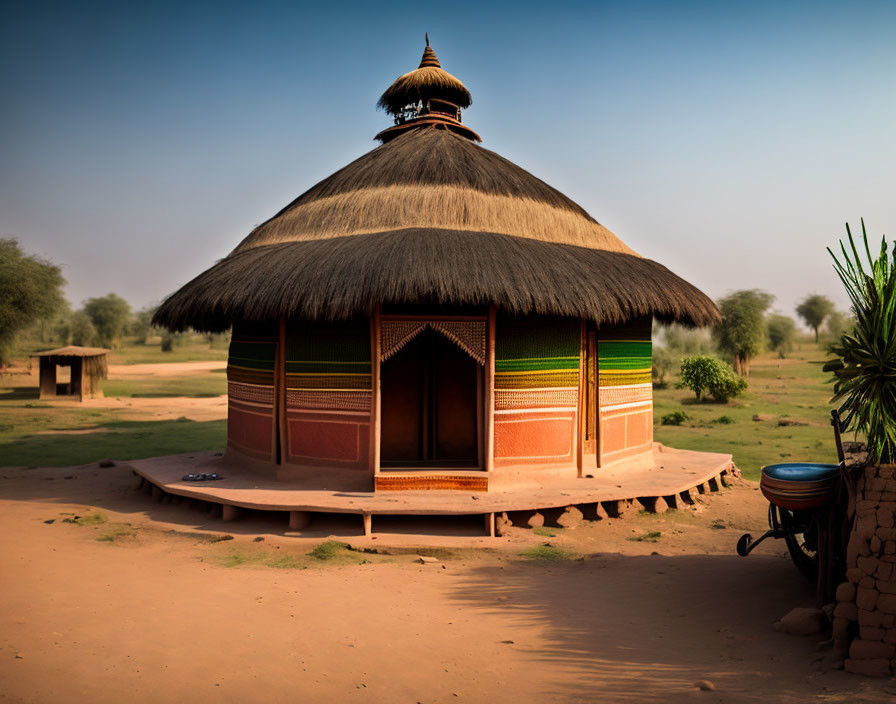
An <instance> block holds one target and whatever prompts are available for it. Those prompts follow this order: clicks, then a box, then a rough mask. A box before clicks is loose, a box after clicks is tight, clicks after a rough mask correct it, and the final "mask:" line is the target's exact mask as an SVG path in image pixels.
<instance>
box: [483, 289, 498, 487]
mask: <svg viewBox="0 0 896 704" xmlns="http://www.w3.org/2000/svg"><path fill="white" fill-rule="evenodd" d="M496 319H497V309H496V307H495V306H494V305H491V306H489V307H488V325H487V327H488V329H487V331H486V334H487V341H486V346H485V349H486V355H487V356H486V363H485V471H486V472H492V471H494V469H495V322H496Z"/></svg>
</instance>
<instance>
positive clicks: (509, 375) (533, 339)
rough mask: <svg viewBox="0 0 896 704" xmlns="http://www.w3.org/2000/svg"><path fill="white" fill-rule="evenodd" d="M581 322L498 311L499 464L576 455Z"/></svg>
mask: <svg viewBox="0 0 896 704" xmlns="http://www.w3.org/2000/svg"><path fill="white" fill-rule="evenodd" d="M580 345H581V323H580V321H579V320H577V319H574V318H557V317H544V316H525V317H510V316H498V319H497V321H496V330H495V406H494V424H495V450H494V452H495V467H506V466H511V465H541V466H545V465H551V466H552V467H556V466H558V465H570V466H572V465H573V464H574V463H575V461H576V447H575V441H576V423H577V419H578V410H577V409H578V400H579V361H580V357H579V355H580Z"/></svg>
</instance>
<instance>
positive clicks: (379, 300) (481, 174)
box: [154, 54, 718, 331]
mask: <svg viewBox="0 0 896 704" xmlns="http://www.w3.org/2000/svg"><path fill="white" fill-rule="evenodd" d="M426 58H427V57H426V55H425V54H424V61H426ZM409 127H410V128H409V129H406V130H404V131H402V132H401V133H399V134H397V135H396V136H395V137H394V138H392V139H390V140H389V141H387V142H386V143H384V144H383V145H382V146H379V147H377V148H376V149H374V150H373V151H371V152H368V153H367V154H365V155H364V156H362V157H360V158H359V159H357V160H355V161H354V162H352V163H351V164H349V165H348V166H346V167H345V168H343V169H341V170H340V171H337V172H336V173H335V174H333V175H332V176H330V177H329V178H327V179H324V180H323V181H321V182H320V183H318V184H317V185H316V186H313V187H312V188H311V189H309V190H308V191H306V192H305V193H304V194H302V195H301V196H299V197H298V198H297V199H296V200H295V201H293V202H292V203H291V204H289V205H288V206H287V207H286V208H284V209H283V210H281V211H280V212H279V213H277V215H275V216H274V217H272V218H271V219H270V220H268V221H267V222H265V223H262V224H261V225H259V226H258V227H256V228H255V229H254V230H253V231H252V232H251V233H250V234H249V236H248V237H246V239H245V240H243V241H242V242H241V243H240V244H239V246H237V248H236V249H235V250H234V251H233V252H232V253H231V254H230V255H228V256H227V257H226V258H225V259H223V260H221V261H220V262H218V263H217V264H215V265H214V266H213V267H211V268H210V269H208V270H207V271H205V272H204V273H202V274H200V275H199V276H198V277H196V278H195V279H193V280H192V281H191V282H189V283H188V284H186V285H185V286H184V287H183V288H181V289H180V290H179V291H177V292H176V293H174V294H173V295H171V296H170V297H169V298H168V299H167V300H166V301H165V302H164V303H163V304H162V305H161V307H160V308H159V310H158V312H157V313H156V316H155V318H154V322H155V323H156V324H159V325H164V326H166V327H169V328H172V329H176V330H181V329H185V328H187V327H193V328H195V329H198V330H208V331H214V330H223V329H226V328H227V327H229V326H230V324H231V322H232V321H233V320H272V319H279V318H280V317H281V316H287V317H308V318H327V319H339V318H347V317H351V316H354V315H359V314H363V315H367V314H371V313H372V312H373V311H374V310H375V309H376V308H377V306H379V305H381V304H407V303H420V302H425V303H429V304H433V303H435V304H443V305H486V304H491V303H494V304H496V305H498V306H499V308H501V309H503V310H506V311H508V312H512V313H520V314H523V313H530V312H534V313H545V314H558V315H569V316H576V317H578V316H583V317H586V318H590V319H593V320H595V321H596V322H597V323H598V324H600V323H616V322H621V321H623V320H626V319H629V318H633V317H636V316H642V315H654V316H656V317H657V318H659V319H661V320H666V321H672V320H675V321H679V322H682V323H685V324H688V325H707V324H711V323H714V322H715V321H716V320H717V319H718V311H717V310H716V307H715V305H714V304H713V302H712V301H711V300H710V299H709V298H708V297H707V296H705V295H704V294H703V293H701V292H700V291H699V290H698V289H697V288H695V287H694V286H692V285H691V284H689V283H687V282H686V281H684V280H683V279H681V278H679V277H678V276H676V275H675V274H673V273H672V272H670V271H669V270H668V269H666V268H665V267H663V266H662V265H660V264H657V263H656V262H653V261H651V260H649V259H645V258H643V257H641V256H640V255H639V254H637V253H635V252H634V251H632V250H631V249H630V248H629V247H628V246H626V245H625V244H624V243H623V242H622V241H621V240H620V239H619V238H618V237H616V236H615V235H614V234H613V233H612V232H610V231H609V230H607V229H606V228H605V227H603V226H602V225H600V224H599V223H598V222H597V221H596V220H594V219H593V218H592V217H591V216H590V215H588V213H586V212H585V211H584V210H583V209H582V208H581V207H580V206H578V205H576V204H575V203H574V202H573V201H571V200H570V199H569V198H567V197H566V196H564V195H563V194H562V193H560V192H559V191H557V190H555V189H553V188H551V187H550V186H548V185H547V184H546V183H544V182H543V181H541V180H539V179H538V178H536V177H535V176H533V175H532V174H530V173H528V172H527V171H525V170H523V169H521V168H520V167H518V166H516V165H515V164H513V163H511V162H509V161H508V160H506V159H504V158H503V157H501V156H499V155H497V154H495V153H494V152H491V151H489V150H487V149H484V148H482V147H480V146H478V145H477V144H475V143H474V142H473V141H471V140H470V139H469V138H467V137H465V136H463V135H462V134H458V133H456V132H455V131H451V130H450V129H445V126H444V125H440V124H439V123H427V122H423V123H421V124H419V125H411V126H409Z"/></svg>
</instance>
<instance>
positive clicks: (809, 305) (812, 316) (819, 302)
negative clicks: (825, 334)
mask: <svg viewBox="0 0 896 704" xmlns="http://www.w3.org/2000/svg"><path fill="white" fill-rule="evenodd" d="M833 312H834V303H833V302H832V301H831V300H830V299H829V298H825V297H824V296H819V295H818V294H812V295H811V296H806V298H805V299H804V300H803V302H802V303H800V304H799V305H798V306H797V307H796V313H797V315H799V316H800V317H801V318H802V319H803V320H804V321H805V322H806V325H808V326H809V327H810V328H812V329H813V330H814V331H815V342H818V328H820V327H821V324H822V323H823V322H824V319H825V318H827V317H828V316H829V315H830V314H831V313H833Z"/></svg>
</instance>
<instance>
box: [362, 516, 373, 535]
mask: <svg viewBox="0 0 896 704" xmlns="http://www.w3.org/2000/svg"><path fill="white" fill-rule="evenodd" d="M361 518H363V519H364V535H365V537H368V538H369V537H370V536H371V535H372V534H373V515H372V514H369V513H362V514H361Z"/></svg>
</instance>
